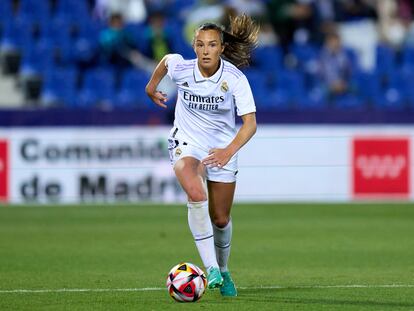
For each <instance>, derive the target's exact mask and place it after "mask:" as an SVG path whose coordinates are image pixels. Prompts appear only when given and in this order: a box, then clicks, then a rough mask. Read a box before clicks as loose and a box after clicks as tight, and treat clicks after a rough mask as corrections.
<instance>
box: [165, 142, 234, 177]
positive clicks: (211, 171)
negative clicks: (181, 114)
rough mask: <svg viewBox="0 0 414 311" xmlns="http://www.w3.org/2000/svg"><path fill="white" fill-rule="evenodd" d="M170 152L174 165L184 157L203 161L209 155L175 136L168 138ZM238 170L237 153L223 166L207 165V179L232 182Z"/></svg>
mask: <svg viewBox="0 0 414 311" xmlns="http://www.w3.org/2000/svg"><path fill="white" fill-rule="evenodd" d="M168 152H169V153H170V160H171V164H172V166H173V167H174V165H175V163H177V161H178V160H180V159H182V158H184V157H193V158H196V159H197V160H199V161H201V160H203V159H204V158H205V157H207V156H208V152H207V151H205V150H202V149H200V148H198V147H195V146H193V145H190V144H188V143H186V142H183V141H180V140H178V139H175V138H173V137H170V138H168ZM237 172H238V170H237V155H234V156H233V157H232V158H231V159H230V161H229V162H228V163H227V164H226V165H225V166H223V167H221V168H220V167H206V179H207V180H210V181H216V182H224V183H232V182H235V181H236V175H237Z"/></svg>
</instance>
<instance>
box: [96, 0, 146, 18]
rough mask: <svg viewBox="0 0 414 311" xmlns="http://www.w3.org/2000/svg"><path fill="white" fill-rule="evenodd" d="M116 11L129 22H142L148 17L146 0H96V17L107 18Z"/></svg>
mask: <svg viewBox="0 0 414 311" xmlns="http://www.w3.org/2000/svg"><path fill="white" fill-rule="evenodd" d="M115 12H116V13H120V14H121V15H122V16H123V17H124V18H125V20H126V22H128V23H142V22H144V21H145V19H146V18H147V9H146V7H145V2H144V0H96V2H95V7H94V10H93V14H94V16H95V17H96V18H98V19H100V20H107V19H108V18H109V17H110V16H111V15H112V14H113V13H115Z"/></svg>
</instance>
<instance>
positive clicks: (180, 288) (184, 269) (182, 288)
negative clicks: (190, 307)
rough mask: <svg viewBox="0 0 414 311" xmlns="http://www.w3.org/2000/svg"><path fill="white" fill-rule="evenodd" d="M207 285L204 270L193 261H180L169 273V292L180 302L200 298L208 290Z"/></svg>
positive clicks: (193, 300)
mask: <svg viewBox="0 0 414 311" xmlns="http://www.w3.org/2000/svg"><path fill="white" fill-rule="evenodd" d="M206 285H207V279H206V275H205V274H204V272H203V270H201V269H200V268H199V267H197V266H196V265H194V264H192V263H188V262H183V263H180V264H178V265H176V266H174V267H173V268H172V269H171V270H170V272H169V273H168V277H167V288H168V293H169V294H170V296H171V297H172V298H173V299H174V300H176V301H178V302H195V301H197V300H199V299H200V298H201V297H202V296H203V294H204V291H205V290H206Z"/></svg>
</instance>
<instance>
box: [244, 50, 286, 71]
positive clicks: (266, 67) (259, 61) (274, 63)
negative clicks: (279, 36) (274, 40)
mask: <svg viewBox="0 0 414 311" xmlns="http://www.w3.org/2000/svg"><path fill="white" fill-rule="evenodd" d="M282 58H283V55H282V50H281V48H280V47H279V46H263V47H258V48H256V49H255V50H253V53H252V65H253V66H254V67H256V68H258V69H259V70H261V71H262V72H266V73H276V72H277V71H279V70H281V69H282V68H283V59H282Z"/></svg>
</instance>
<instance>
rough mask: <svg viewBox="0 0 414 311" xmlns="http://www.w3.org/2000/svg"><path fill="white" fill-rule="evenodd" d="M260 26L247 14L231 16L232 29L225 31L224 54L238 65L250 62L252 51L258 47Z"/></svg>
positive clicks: (242, 65)
mask: <svg viewBox="0 0 414 311" xmlns="http://www.w3.org/2000/svg"><path fill="white" fill-rule="evenodd" d="M258 34H259V26H258V25H257V24H256V23H255V22H254V21H253V20H252V19H251V18H250V17H249V16H247V15H245V14H243V15H240V16H236V17H230V30H229V32H226V31H224V32H223V41H224V44H225V49H224V52H223V54H224V56H225V58H226V59H228V60H229V61H230V62H232V63H233V64H234V65H235V66H236V67H245V66H248V65H249V63H250V56H251V53H252V51H253V50H254V49H255V48H256V47H257V40H258Z"/></svg>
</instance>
